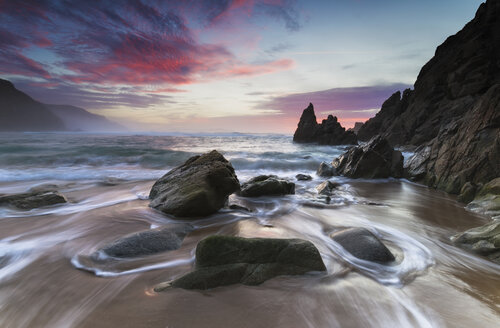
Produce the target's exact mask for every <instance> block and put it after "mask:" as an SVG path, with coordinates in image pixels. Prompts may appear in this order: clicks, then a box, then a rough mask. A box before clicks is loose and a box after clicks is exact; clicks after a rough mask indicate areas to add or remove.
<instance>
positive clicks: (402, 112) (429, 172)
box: [358, 0, 500, 193]
mask: <svg viewBox="0 0 500 328" xmlns="http://www.w3.org/2000/svg"><path fill="white" fill-rule="evenodd" d="M499 100H500V1H496V0H494V1H492V0H488V1H487V2H486V3H483V4H482V5H481V6H480V7H479V9H478V11H477V13H476V16H475V17H474V19H473V20H472V21H471V22H469V23H468V24H467V25H466V26H465V27H464V28H463V29H462V30H461V31H460V32H458V33H457V34H455V35H453V36H451V37H449V38H448V39H447V40H446V41H445V42H444V43H443V44H442V45H440V46H439V47H438V48H437V50H436V53H435V56H434V57H433V58H432V59H431V60H430V61H429V62H428V63H427V64H426V65H425V66H424V67H423V68H422V70H421V71H420V74H419V75H418V78H417V81H416V82H415V88H414V90H405V91H404V92H403V94H402V95H401V93H400V92H396V93H395V94H393V95H392V96H391V97H390V98H389V99H388V100H387V101H386V102H385V103H384V104H383V106H382V109H381V110H380V112H379V113H378V114H377V115H376V116H375V117H374V118H372V119H370V120H368V121H367V122H366V123H365V124H364V125H363V127H361V129H360V131H359V133H358V138H359V139H360V140H368V139H370V138H372V137H373V136H375V135H377V134H380V135H382V136H384V137H385V138H386V139H387V140H389V141H390V142H391V144H393V145H395V146H396V145H413V146H419V148H418V149H417V151H416V154H415V156H414V158H413V159H412V160H411V161H410V165H409V168H408V172H409V174H410V176H413V177H414V178H417V179H422V180H423V181H424V182H425V183H427V184H428V185H430V186H433V187H437V188H439V189H443V190H446V191H448V192H451V193H459V192H460V191H461V189H462V187H463V186H464V185H465V183H466V182H470V183H471V184H472V185H480V184H483V183H486V182H488V181H490V180H491V179H493V178H496V177H498V176H500V137H499V136H500V101H499Z"/></svg>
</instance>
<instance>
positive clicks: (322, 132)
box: [293, 104, 357, 145]
mask: <svg viewBox="0 0 500 328" xmlns="http://www.w3.org/2000/svg"><path fill="white" fill-rule="evenodd" d="M293 141H294V142H299V143H318V144H320V145H352V144H356V143H357V138H356V134H354V132H352V131H346V130H345V128H343V127H342V125H340V123H339V122H338V121H337V117H335V116H332V115H328V118H327V119H326V120H323V121H322V122H321V123H320V124H318V122H317V121H316V114H314V106H313V104H309V106H308V107H307V108H306V109H304V111H303V112H302V116H301V117H300V121H299V124H298V127H297V130H295V134H294V135H293Z"/></svg>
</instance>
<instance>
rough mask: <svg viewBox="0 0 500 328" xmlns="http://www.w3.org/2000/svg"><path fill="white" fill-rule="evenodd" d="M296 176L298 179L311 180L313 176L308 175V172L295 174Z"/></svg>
mask: <svg viewBox="0 0 500 328" xmlns="http://www.w3.org/2000/svg"><path fill="white" fill-rule="evenodd" d="M295 178H296V179H297V180H298V181H309V180H312V176H310V175H307V174H297V175H296V176H295Z"/></svg>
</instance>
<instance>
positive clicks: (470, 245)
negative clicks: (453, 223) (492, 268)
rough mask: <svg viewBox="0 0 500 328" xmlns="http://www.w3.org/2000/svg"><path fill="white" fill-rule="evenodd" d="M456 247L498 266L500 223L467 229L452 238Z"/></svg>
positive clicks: (494, 222)
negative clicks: (485, 258) (487, 259)
mask: <svg viewBox="0 0 500 328" xmlns="http://www.w3.org/2000/svg"><path fill="white" fill-rule="evenodd" d="M452 241H453V243H455V244H456V245H458V246H460V247H462V248H464V249H467V250H470V251H472V252H474V253H476V254H479V255H482V256H485V257H487V258H489V259H490V260H491V261H493V262H496V263H498V264H500V221H499V220H494V221H493V222H490V223H488V224H486V225H483V226H480V227H477V228H472V229H469V230H467V231H465V232H462V233H460V234H458V235H455V236H454V237H453V238H452Z"/></svg>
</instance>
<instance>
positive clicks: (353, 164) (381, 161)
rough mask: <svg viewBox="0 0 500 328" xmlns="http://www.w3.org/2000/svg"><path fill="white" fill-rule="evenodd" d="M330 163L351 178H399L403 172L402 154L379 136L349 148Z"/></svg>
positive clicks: (338, 171) (339, 172)
mask: <svg viewBox="0 0 500 328" xmlns="http://www.w3.org/2000/svg"><path fill="white" fill-rule="evenodd" d="M332 164H333V167H334V168H336V170H337V173H338V174H340V175H344V176H347V177H351V178H365V179H379V178H388V177H391V176H392V177H395V178H400V177H401V176H402V174H403V155H401V152H400V151H397V150H394V149H393V148H392V147H391V146H390V145H389V143H388V142H387V140H386V139H384V138H382V137H380V136H377V137H375V138H373V139H372V140H371V141H370V142H368V143H366V144H365V145H362V146H357V147H353V148H351V149H349V150H348V151H347V152H346V153H344V154H343V155H341V156H340V157H338V158H336V159H335V160H334V161H333V163H332Z"/></svg>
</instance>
